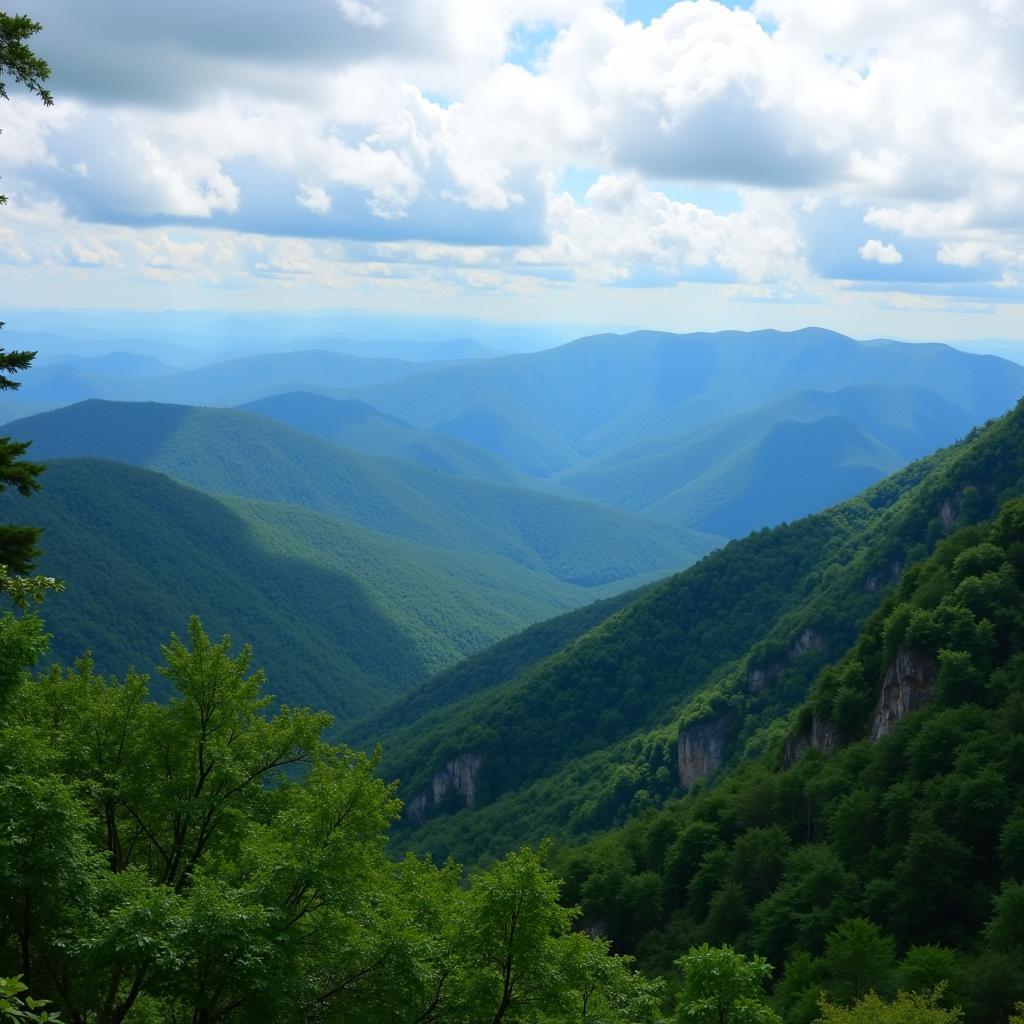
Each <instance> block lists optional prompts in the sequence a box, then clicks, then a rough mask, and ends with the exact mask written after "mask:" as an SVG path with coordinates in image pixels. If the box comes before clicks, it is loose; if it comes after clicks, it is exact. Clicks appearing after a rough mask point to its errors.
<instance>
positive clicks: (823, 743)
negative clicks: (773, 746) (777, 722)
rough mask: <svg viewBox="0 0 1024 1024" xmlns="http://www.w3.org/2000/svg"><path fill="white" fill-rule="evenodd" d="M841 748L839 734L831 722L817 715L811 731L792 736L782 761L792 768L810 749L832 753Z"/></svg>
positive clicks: (787, 742) (812, 722)
mask: <svg viewBox="0 0 1024 1024" xmlns="http://www.w3.org/2000/svg"><path fill="white" fill-rule="evenodd" d="M838 749H839V735H838V733H837V732H836V727H835V726H834V725H833V724H832V723H831V722H826V721H825V720H824V719H823V718H819V717H818V716H817V715H815V716H814V717H813V718H812V719H811V728H810V731H809V732H805V733H800V734H798V735H795V736H790V738H789V739H788V740H786V746H785V747H784V748H783V751H782V763H783V765H784V766H785V767H786V768H792V767H793V765H794V764H796V762H797V761H799V760H800V758H801V756H802V755H803V754H805V753H806V752H807V751H808V750H820V751H821V752H822V753H823V754H831V753H833V752H834V751H836V750H838Z"/></svg>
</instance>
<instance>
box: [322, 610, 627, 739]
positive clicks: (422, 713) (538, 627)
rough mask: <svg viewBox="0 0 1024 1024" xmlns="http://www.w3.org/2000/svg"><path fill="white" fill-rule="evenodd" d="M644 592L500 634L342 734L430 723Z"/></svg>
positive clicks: (365, 735)
mask: <svg viewBox="0 0 1024 1024" xmlns="http://www.w3.org/2000/svg"><path fill="white" fill-rule="evenodd" d="M640 592H641V591H638V590H631V591H625V592H623V593H621V594H616V595H615V596H613V597H607V598H604V599H603V600H601V601H594V602H593V603H592V604H588V605H585V606H584V607H582V608H577V609H575V610H574V611H571V612H565V613H564V614H562V615H558V616H556V617H554V618H551V619H545V620H544V621H543V622H538V623H536V624H535V625H533V626H529V627H528V628H527V629H524V630H523V631H522V632H521V633H516V634H514V635H512V636H510V637H506V638H505V639H504V640H499V641H498V642H497V643H495V644H492V645H491V646H489V647H487V648H486V649H485V650H483V651H480V652H479V653H478V654H474V655H471V656H470V657H468V658H465V659H463V660H462V661H460V662H459V663H458V664H457V665H453V666H452V667H451V668H449V669H445V670H444V671H443V672H440V673H438V674H437V675H436V676H433V677H432V678H431V679H428V680H427V681H425V682H424V683H422V684H421V685H419V686H417V687H414V688H413V689H412V690H410V691H409V692H408V693H406V694H403V695H402V696H401V697H398V698H396V699H395V700H393V701H390V702H388V703H387V704H385V705H384V706H383V707H381V708H379V709H378V710H376V711H373V712H372V713H371V714H369V715H367V716H365V717H363V718H360V719H359V720H358V721H355V722H352V723H349V724H346V725H345V727H344V728H343V729H341V730H340V732H341V735H342V736H343V738H344V740H345V742H346V743H349V744H350V745H352V746H356V747H360V746H365V745H367V744H371V745H372V744H373V743H374V742H375V740H376V737H378V736H381V735H383V734H384V733H387V734H388V735H395V734H396V733H397V731H398V730H399V729H405V728H412V729H415V730H421V729H424V728H429V727H430V726H431V725H432V724H434V723H436V722H437V721H439V720H441V719H442V718H443V716H444V715H445V714H446V713H447V708H448V707H449V706H450V705H452V704H454V703H456V702H457V701H459V700H461V699H462V698H464V697H469V696H474V695H477V694H480V693H482V692H483V691H484V690H488V689H491V688H493V687H495V686H500V685H501V684H502V683H505V682H508V680H510V679H513V678H515V677H516V676H517V675H519V674H520V673H521V672H523V671H525V670H526V669H527V668H529V667H530V666H531V665H536V664H537V663H538V662H541V661H543V660H544V659H545V658H548V657H550V656H551V655H552V654H554V653H556V652H557V651H559V650H561V649H562V648H564V647H566V646H568V645H569V644H570V643H572V642H573V641H575V640H576V639H577V638H579V637H580V636H582V635H583V634H584V633H586V632H588V631H589V630H591V629H593V628H594V627H595V626H596V625H598V624H599V623H601V622H603V621H604V620H605V619H607V618H608V617H609V616H610V615H613V614H614V613H615V612H617V611H618V610H619V609H620V608H623V607H625V606H626V605H627V604H629V603H630V602H631V601H635V600H636V598H637V596H638V595H639V593H640Z"/></svg>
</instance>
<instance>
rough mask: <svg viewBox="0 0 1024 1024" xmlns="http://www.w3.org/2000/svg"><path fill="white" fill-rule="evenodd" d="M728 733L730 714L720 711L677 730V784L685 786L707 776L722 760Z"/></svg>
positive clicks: (716, 768)
mask: <svg viewBox="0 0 1024 1024" xmlns="http://www.w3.org/2000/svg"><path fill="white" fill-rule="evenodd" d="M728 735H729V716H728V715H719V716H718V717H717V718H711V719H708V720H706V721H703V722H695V723H694V724H693V725H688V726H687V727H686V728H685V729H683V731H682V732H680V734H679V743H678V758H679V785H680V786H682V787H683V788H684V789H688V788H689V787H690V786H692V785H693V784H694V783H695V782H696V781H697V780H698V779H706V778H707V777H708V776H709V775H711V774H713V773H714V772H715V771H717V770H718V768H719V767H720V766H721V764H722V757H723V755H724V753H725V744H726V740H727V739H728Z"/></svg>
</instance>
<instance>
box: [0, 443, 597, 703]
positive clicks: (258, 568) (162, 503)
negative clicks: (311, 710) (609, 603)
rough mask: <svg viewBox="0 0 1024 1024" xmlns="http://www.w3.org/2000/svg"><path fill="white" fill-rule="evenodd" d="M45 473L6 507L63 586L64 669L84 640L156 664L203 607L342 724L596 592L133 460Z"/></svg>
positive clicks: (117, 663)
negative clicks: (220, 489) (223, 494)
mask: <svg viewBox="0 0 1024 1024" xmlns="http://www.w3.org/2000/svg"><path fill="white" fill-rule="evenodd" d="M45 480H46V486H45V487H44V488H43V489H42V490H41V491H40V492H39V493H38V494H37V495H35V496H34V498H33V500H32V501H25V500H24V499H22V498H20V496H18V495H15V494H11V493H5V494H2V495H0V514H2V516H3V520H4V521H5V522H11V523H34V524H38V525H41V526H42V527H44V531H45V537H46V542H45V550H44V554H43V558H42V561H41V563H40V567H41V569H42V570H43V571H46V572H50V573H52V574H53V575H55V576H60V577H62V578H63V579H65V580H66V581H67V589H66V590H65V592H64V593H61V594H56V595H53V596H52V597H51V598H50V600H49V602H48V604H47V623H48V625H49V627H50V628H51V629H52V630H53V631H54V634H55V639H54V642H53V652H54V654H55V655H56V656H57V657H58V658H59V659H60V660H62V661H64V662H65V663H67V664H70V663H71V662H72V661H74V659H76V658H77V657H78V656H79V655H81V654H82V653H84V652H85V651H86V650H90V651H91V652H92V654H93V657H94V660H95V664H96V666H97V669H98V670H99V671H103V672H114V671H118V670H121V669H123V668H124V667H127V666H128V665H135V667H136V668H138V669H139V670H140V671H148V670H149V669H150V668H151V667H152V664H153V659H155V658H157V657H158V656H159V655H158V651H159V644H160V641H161V640H162V639H163V638H164V637H165V635H166V634H167V632H168V630H169V629H171V628H174V627H175V626H177V627H178V628H179V629H180V628H183V626H184V624H185V623H186V622H187V621H188V618H189V616H190V615H192V614H196V613H198V614H201V615H202V616H203V618H204V620H205V621H206V622H208V624H209V627H210V629H212V630H216V631H217V632H218V633H220V632H235V633H238V634H242V633H244V634H245V635H247V636H251V637H252V639H253V641H254V642H255V643H256V645H257V648H258V654H259V657H260V659H261V660H260V665H261V666H262V667H264V668H266V669H267V670H268V672H269V673H270V677H271V678H272V679H273V680H274V681H275V684H274V685H275V690H276V692H277V694H278V696H279V697H280V698H281V699H282V700H283V701H285V702H286V703H289V704H292V705H308V706H311V707H316V708H322V709H325V710H329V711H330V712H331V713H332V714H334V715H336V716H338V718H339V719H340V720H342V721H346V720H348V719H350V718H351V717H352V716H354V715H358V714H363V713H365V712H367V711H369V710H370V709H371V708H374V707H377V706H379V705H380V704H381V703H382V702H383V701H385V700H387V699H389V698H392V697H394V696H396V695H397V694H399V693H401V692H403V691H404V690H406V689H407V688H408V687H410V686H412V685H413V684H415V683H418V682H421V681H422V680H423V679H425V678H426V677H428V676H430V675H431V674H433V673H434V672H436V671H438V670H439V669H442V668H445V667H447V666H450V665H452V664H453V663H454V662H456V661H458V660H459V659H460V658H461V657H463V656H465V655H467V654H471V653H473V652H474V651H477V650H479V649H480V648H482V647H484V646H486V645H487V644H489V643H490V642H492V641H494V640H496V639H499V638H501V637H503V636H505V635H507V634H508V633H510V632H514V631H515V630H516V629H517V628H520V627H522V626H523V625H526V624H528V623H529V622H531V621H534V620H536V619H538V618H542V617H546V616H548V615H551V614H554V613H556V612H557V611H559V610H561V609H564V608H568V607H573V606H576V605H579V604H582V603H585V602H586V601H587V600H588V599H589V593H588V592H587V591H585V590H582V589H580V588H575V587H572V586H570V585H567V584H564V583H561V582H560V581H558V580H553V579H550V578H547V579H545V578H539V577H538V574H536V573H533V572H530V571H528V570H526V569H521V568H519V567H517V566H515V565H511V564H509V563H508V562H507V561H505V560H503V559H498V558H493V557H490V556H487V555H485V554H482V553H476V552H454V551H450V550H442V549H438V548H431V547H429V546H427V545H423V544H417V543H415V542H413V541H408V540H403V539H400V538H393V537H388V536H385V535H383V534H379V533H374V532H372V531H370V530H367V529H365V528H363V527H360V526H357V525H353V524H349V523H344V522H341V521H340V520H337V519H335V518H333V517H329V516H325V515H322V514H319V513H316V512H313V511H310V510H307V509H303V508H299V507H296V506H289V505H284V504H279V503H268V502H258V501H253V500H251V499H242V498H217V497H214V496H212V495H209V494H205V493H202V492H200V491H197V490H195V489H194V488H191V487H187V486H184V485H182V484H179V483H176V482H174V481H172V480H170V479H168V478H167V477H165V476H163V475H162V474H159V473H155V472H152V471H150V470H144V469H138V468H135V467H132V466H128V465H124V464H119V463H114V462H102V461H98V460H92V459H71V460H58V461H54V462H51V463H50V465H49V467H48V470H47V472H46V476H45ZM98 567H100V568H98ZM169 581H171V582H169ZM156 692H157V693H158V694H162V693H163V691H162V690H161V689H160V688H159V686H157V687H156Z"/></svg>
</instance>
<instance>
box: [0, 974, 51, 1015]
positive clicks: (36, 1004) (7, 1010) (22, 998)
mask: <svg viewBox="0 0 1024 1024" xmlns="http://www.w3.org/2000/svg"><path fill="white" fill-rule="evenodd" d="M27 991H28V986H27V985H25V984H23V983H22V981H21V978H20V977H19V978H0V1020H3V1021H6V1022H7V1024H61V1020H60V1016H59V1015H58V1014H56V1013H50V1012H49V1011H48V1010H47V1009H46V1007H47V1006H48V1005H49V1003H48V1001H47V1000H45V999H33V998H32V996H28V995H25V993H26V992H27Z"/></svg>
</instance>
